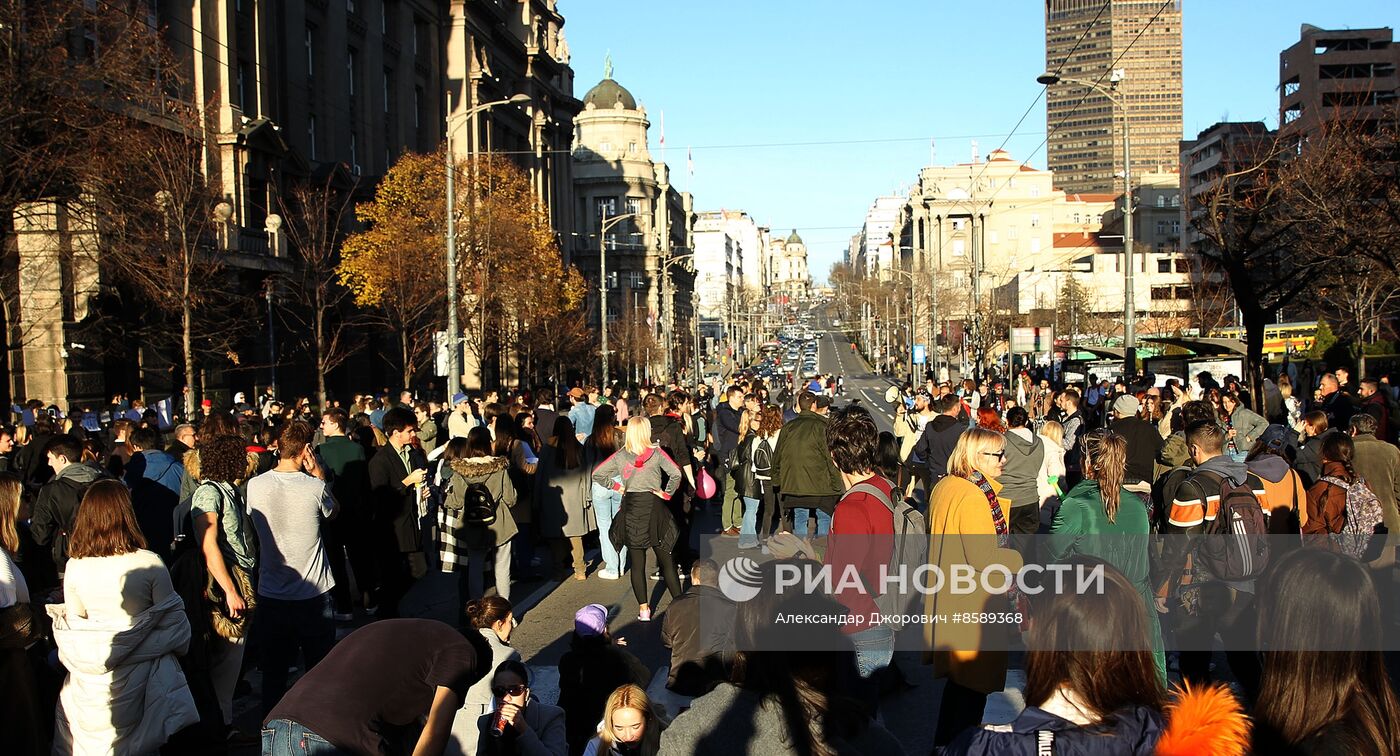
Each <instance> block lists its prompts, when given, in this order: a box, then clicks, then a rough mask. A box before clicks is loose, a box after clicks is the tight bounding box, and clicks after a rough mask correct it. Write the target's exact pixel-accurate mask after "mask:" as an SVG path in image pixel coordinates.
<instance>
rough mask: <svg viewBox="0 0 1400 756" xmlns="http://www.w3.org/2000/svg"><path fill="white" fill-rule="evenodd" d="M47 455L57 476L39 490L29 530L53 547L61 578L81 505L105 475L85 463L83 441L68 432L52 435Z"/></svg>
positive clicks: (44, 544)
mask: <svg viewBox="0 0 1400 756" xmlns="http://www.w3.org/2000/svg"><path fill="white" fill-rule="evenodd" d="M44 456H45V458H46V459H47V461H48V465H49V467H50V468H51V469H52V470H53V473H54V475H53V478H51V479H50V480H49V482H47V483H45V484H44V485H43V487H42V488H40V489H39V497H38V498H37V499H35V501H34V518H33V520H32V521H31V522H30V526H29V532H30V534H31V535H32V536H33V537H34V542H35V543H37V544H39V545H40V546H48V547H50V549H52V552H53V561H54V566H55V567H57V568H58V577H59V579H60V580H62V579H63V571H64V567H65V566H66V565H67V564H68V534H69V533H71V532H73V521H74V520H75V519H76V518H77V517H78V505H79V504H81V503H82V501H83V495H84V494H86V493H87V490H88V489H89V488H91V487H92V484H93V483H95V482H96V481H97V480H98V479H100V478H102V477H103V475H102V471H101V470H98V469H97V468H95V467H92V466H91V465H85V464H83V462H82V459H83V445H82V443H80V442H79V441H78V439H76V438H74V437H72V436H69V435H66V434H64V435H58V436H54V437H53V438H50V439H49V440H48V443H46V444H44Z"/></svg>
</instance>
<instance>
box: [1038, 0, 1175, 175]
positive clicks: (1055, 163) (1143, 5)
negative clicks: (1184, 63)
mask: <svg viewBox="0 0 1400 756" xmlns="http://www.w3.org/2000/svg"><path fill="white" fill-rule="evenodd" d="M1159 11H1160V12H1159ZM1045 67H1046V70H1047V71H1050V72H1058V73H1059V75H1060V76H1061V77H1062V78H1064V79H1066V81H1061V82H1060V83H1057V84H1052V85H1050V87H1049V89H1048V91H1047V92H1046V95H1045V97H1046V99H1045V102H1046V107H1045V115H1046V124H1047V131H1049V132H1050V137H1049V145H1048V154H1049V168H1050V170H1051V171H1053V172H1054V173H1055V186H1056V187H1058V188H1060V189H1064V190H1065V191H1066V192H1115V191H1116V192H1120V193H1121V192H1122V181H1121V179H1120V180H1117V181H1115V179H1114V175H1115V174H1116V173H1117V174H1121V172H1122V164H1123V132H1122V112H1121V111H1120V110H1119V109H1118V108H1117V107H1115V105H1114V103H1113V102H1112V100H1110V99H1109V98H1108V97H1107V96H1105V95H1103V94H1101V93H1099V92H1097V91H1094V90H1092V89H1090V88H1087V87H1085V86H1084V85H1082V84H1078V83H1074V82H1072V81H1068V79H1079V80H1084V81H1089V82H1097V83H1099V84H1100V85H1101V86H1104V87H1108V86H1110V75H1111V70H1110V69H1122V71H1123V78H1122V81H1121V82H1120V83H1118V84H1116V85H1114V90H1115V92H1116V95H1115V96H1116V97H1117V98H1119V99H1120V100H1121V102H1122V103H1123V104H1124V105H1125V106H1126V107H1127V110H1128V134H1129V137H1130V141H1131V153H1132V163H1133V172H1134V173H1145V172H1148V171H1151V170H1158V169H1168V170H1169V169H1170V168H1171V167H1173V166H1175V165H1176V158H1177V142H1178V141H1179V140H1180V139H1181V128H1182V127H1181V124H1182V118H1181V102H1182V100H1181V0H1175V1H1174V2H1172V3H1171V4H1170V5H1168V6H1167V7H1166V8H1165V9H1163V7H1162V3H1161V2H1160V0H1109V2H1108V4H1107V5H1106V6H1105V4H1104V0H1046V3H1045Z"/></svg>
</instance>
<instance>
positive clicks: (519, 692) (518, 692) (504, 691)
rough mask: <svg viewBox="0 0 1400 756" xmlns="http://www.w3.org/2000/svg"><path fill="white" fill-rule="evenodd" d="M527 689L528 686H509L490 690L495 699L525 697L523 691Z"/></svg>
mask: <svg viewBox="0 0 1400 756" xmlns="http://www.w3.org/2000/svg"><path fill="white" fill-rule="evenodd" d="M529 689H530V687H529V686H528V685H511V686H509V687H504V688H492V689H491V693H492V694H493V695H495V696H496V698H505V697H506V696H523V695H525V691H527V690H529Z"/></svg>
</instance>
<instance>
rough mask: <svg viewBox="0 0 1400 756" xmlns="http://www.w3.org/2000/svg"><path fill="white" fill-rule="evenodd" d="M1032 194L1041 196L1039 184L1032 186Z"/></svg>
mask: <svg viewBox="0 0 1400 756" xmlns="http://www.w3.org/2000/svg"><path fill="white" fill-rule="evenodd" d="M1031 196H1032V197H1039V196H1040V187H1038V186H1032V187H1031Z"/></svg>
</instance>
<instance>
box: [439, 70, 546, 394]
mask: <svg viewBox="0 0 1400 756" xmlns="http://www.w3.org/2000/svg"><path fill="white" fill-rule="evenodd" d="M529 101H530V95H527V94H518V95H514V96H512V97H510V98H508V99H505V100H495V101H493V102H487V103H483V104H481V105H477V106H476V107H474V108H471V109H470V110H467V111H464V112H462V113H456V114H453V113H452V93H451V92H448V93H447V112H448V116H447V117H446V118H445V119H444V121H445V122H446V124H447V150H446V157H445V160H446V161H447V403H448V404H451V403H452V395H453V394H455V393H457V391H459V390H460V389H461V387H462V365H461V362H460V358H459V357H458V352H457V347H458V342H459V341H460V339H461V336H460V334H459V330H460V328H459V326H458V325H457V219H456V212H455V206H456V202H455V196H456V183H457V182H456V178H457V171H456V166H455V165H454V164H453V162H452V161H453V157H452V132H453V131H455V128H454V127H453V126H452V120H453V119H454V118H469V117H472V116H475V115H476V114H477V113H482V112H485V111H487V110H490V109H491V108H494V107H496V106H497V105H507V104H519V103H525V102H529ZM458 125H461V124H460V123H459V124H458ZM472 157H473V159H475V157H476V153H475V152H473V153H472ZM475 165H476V164H475V162H473V163H472V166H473V168H474V167H475ZM469 178H470V181H469V183H470V182H474V181H475V179H476V177H475V176H471V177H469ZM475 198H476V192H475V191H474V187H469V188H468V195H467V199H468V200H469V201H471V202H474V201H475ZM485 283H486V282H485V281H482V285H483V286H484V285H485ZM482 310H483V311H482V316H483V317H482V326H481V328H482V331H481V352H482V353H481V355H479V359H480V361H481V365H480V366H479V367H478V369H479V371H480V374H481V379H482V381H481V382H482V383H483V384H485V383H486V320H485V301H484V300H483V303H482ZM483 388H484V385H483Z"/></svg>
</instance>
